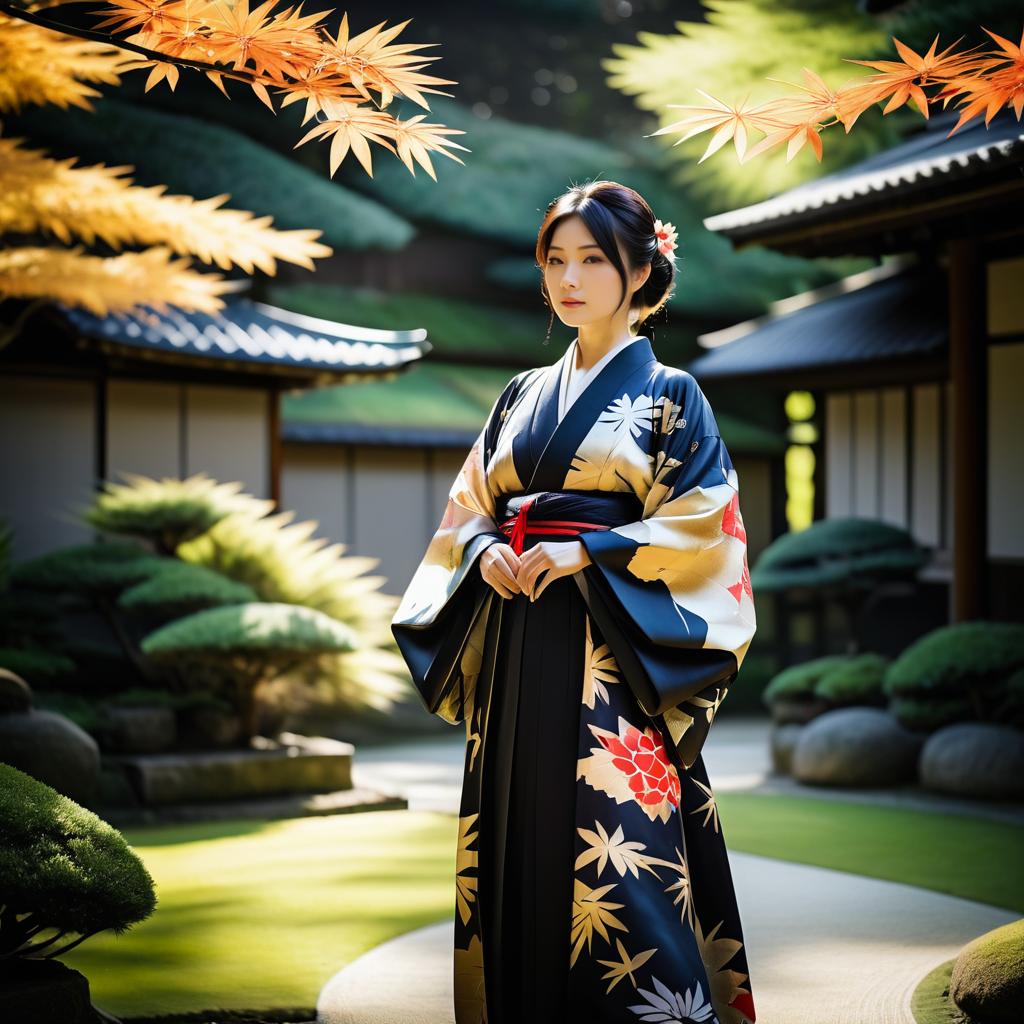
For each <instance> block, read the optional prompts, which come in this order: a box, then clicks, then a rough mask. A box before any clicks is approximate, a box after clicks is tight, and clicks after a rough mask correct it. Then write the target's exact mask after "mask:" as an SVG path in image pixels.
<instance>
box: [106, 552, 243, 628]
mask: <svg viewBox="0 0 1024 1024" xmlns="http://www.w3.org/2000/svg"><path fill="white" fill-rule="evenodd" d="M255 600H257V597H256V592H255V591H254V590H253V589H252V587H249V586H246V585H245V584H244V583H237V582H235V581H234V580H231V579H228V578H227V577H226V576H223V575H221V574H220V573H219V572H214V571H213V570H212V569H207V568H205V567H203V566H201V565H190V564H189V563H187V562H181V561H178V560H177V559H172V560H168V561H167V563H166V564H164V565H161V566H160V568H159V569H157V570H156V572H154V573H153V575H152V576H150V577H149V579H146V580H143V581H142V582H141V583H136V584H135V586H134V587H130V588H129V589H128V590H126V591H124V593H122V594H121V596H120V597H119V598H118V599H117V604H118V607H119V608H122V609H124V610H125V611H130V612H135V613H137V614H142V613H145V614H148V615H152V616H156V617H159V618H160V619H162V620H164V621H166V620H168V619H176V618H179V617H181V616H184V615H191V614H192V613H193V612H198V611H202V610H203V609H205V608H217V607H220V606H221V605H230V604H246V603H248V602H250V601H255Z"/></svg>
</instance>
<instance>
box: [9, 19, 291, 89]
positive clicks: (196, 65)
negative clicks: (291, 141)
mask: <svg viewBox="0 0 1024 1024" xmlns="http://www.w3.org/2000/svg"><path fill="white" fill-rule="evenodd" d="M0 12H2V13H3V14H6V15H8V16H9V17H11V18H18V19H20V20H21V21H27V22H30V23H31V24H33V25H39V26H40V27H41V28H46V29H50V31H52V32H63V33H64V34H65V35H68V36H76V37H77V38H79V39H88V40H90V41H91V42H95V43H106V44H107V45H108V46H113V47H116V48H117V49H119V50H130V51H131V52H132V53H137V54H139V55H140V56H143V57H147V58H149V59H150V60H158V61H162V62H163V63H165V64H176V65H177V66H178V67H181V68H190V69H191V70H193V71H213V72H216V73H217V74H218V75H220V76H221V77H223V78H229V79H233V80H234V81H237V82H247V83H250V84H251V83H253V82H256V83H258V84H260V85H272V86H275V87H276V88H279V89H280V88H285V87H286V85H287V83H285V82H282V81H279V80H277V79H274V78H264V77H262V76H260V75H257V74H256V73H255V72H253V71H244V70H234V69H232V68H229V67H226V66H225V65H223V64H210V63H208V62H207V61H203V60H193V59H192V58H190V57H174V56H172V55H171V54H169V53H164V52H163V51H161V50H150V49H147V48H146V47H145V46H140V45H139V44H138V43H131V42H129V41H128V40H127V39H118V38H117V37H116V36H112V35H110V34H109V33H107V32H99V31H97V30H96V29H91V28H78V27H76V26H74V25H65V24H64V23H63V22H60V21H54V20H53V19H51V18H42V17H40V16H39V15H38V14H36V13H35V12H34V11H26V10H23V9H22V8H21V7H18V6H17V4H13V3H10V2H9V0H0Z"/></svg>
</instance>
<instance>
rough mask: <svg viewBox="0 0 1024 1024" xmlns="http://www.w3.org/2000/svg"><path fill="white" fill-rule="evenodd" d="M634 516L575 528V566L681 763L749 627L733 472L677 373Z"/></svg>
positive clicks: (711, 420)
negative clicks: (579, 558)
mask: <svg viewBox="0 0 1024 1024" xmlns="http://www.w3.org/2000/svg"><path fill="white" fill-rule="evenodd" d="M656 404H660V406H661V410H662V415H661V418H660V419H661V422H660V424H659V425H658V427H657V428H656V430H657V434H656V437H655V441H654V445H653V448H654V451H653V453H652V454H651V459H652V462H653V465H652V472H653V484H652V486H651V488H650V491H649V492H648V494H647V495H646V497H645V499H644V509H643V513H642V517H641V518H640V519H639V520H638V521H636V522H633V523H627V524H625V525H622V526H616V527H614V528H612V529H610V530H606V531H594V532H589V533H585V534H582V535H581V537H580V539H581V541H582V542H583V544H584V545H585V547H586V549H587V553H588V554H589V555H590V558H591V564H589V565H587V566H586V567H585V568H584V570H583V571H582V573H578V574H577V576H576V579H577V582H578V584H579V586H580V589H581V591H582V592H583V595H584V598H585V600H586V602H587V605H588V608H589V610H590V613H591V615H592V617H593V618H594V620H595V622H596V623H597V625H598V627H599V628H600V630H601V632H602V634H603V635H604V638H605V641H606V642H607V643H608V644H609V646H610V647H611V650H612V653H613V655H614V656H615V659H616V661H617V662H618V665H619V668H620V670H621V671H622V673H623V676H624V678H625V680H626V681H627V683H628V684H629V685H630V687H631V689H632V690H633V692H634V694H635V696H636V698H637V701H638V703H639V704H640V707H641V708H642V709H643V711H644V712H645V713H646V714H648V715H649V716H651V717H652V718H657V717H658V716H661V718H662V720H663V722H664V725H665V727H666V729H667V730H668V732H669V734H670V735H671V737H672V740H673V742H674V744H675V746H676V749H677V750H678V752H679V755H680V758H681V760H682V762H683V764H684V765H685V766H686V767H687V768H689V767H690V766H691V765H692V764H693V762H694V761H695V760H696V758H697V755H698V754H699V753H700V750H701V747H702V746H703V743H704V739H705V737H706V736H707V733H708V730H709V729H710V726H711V722H712V719H713V718H714V715H715V712H716V711H717V709H718V706H719V705H720V704H721V702H722V700H723V699H724V698H725V695H726V691H727V689H728V687H729V685H730V684H731V683H732V681H733V679H735V677H736V674H737V673H738V672H739V668H740V665H741V664H742V662H743V658H744V655H745V654H746V651H747V648H748V647H749V646H750V642H751V639H752V638H753V636H754V631H755V625H756V624H755V616H754V600H753V592H752V589H751V586H750V573H749V571H748V567H747V544H746V532H745V530H744V527H743V518H742V516H741V515H740V506H739V480H738V478H737V474H736V470H735V469H734V467H733V464H732V461H731V459H730V458H729V453H728V451H727V449H726V447H725V444H724V442H723V441H722V438H721V436H720V435H719V433H718V426H717V423H716V421H715V417H714V415H713V413H712V411H711V407H710V405H709V404H708V402H707V399H706V398H705V397H704V394H703V392H702V391H701V390H700V387H699V386H698V385H697V382H696V381H695V380H694V379H693V377H692V376H691V375H689V374H687V373H681V374H680V376H679V377H676V378H673V382H672V385H671V386H670V387H668V388H667V389H666V394H665V395H664V396H661V398H660V401H659V402H657V403H656Z"/></svg>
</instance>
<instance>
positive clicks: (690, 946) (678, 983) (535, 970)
mask: <svg viewBox="0 0 1024 1024" xmlns="http://www.w3.org/2000/svg"><path fill="white" fill-rule="evenodd" d="M569 351H570V352H571V347H570V350H569ZM564 358H565V357H563V360H564ZM563 360H559V361H558V362H556V363H554V364H553V365H551V366H548V367H540V368H537V369H533V370H528V371H525V372H523V373H521V374H519V375H517V376H516V377H515V378H514V379H513V380H511V381H510V382H509V384H508V385H507V386H506V388H505V389H504V391H503V392H502V394H501V395H500V396H499V397H498V399H497V400H496V402H495V403H494V406H493V408H492V410H491V413H490V415H489V417H488V419H487V422H486V424H485V425H484V427H483V429H482V430H481V432H480V435H479V437H478V438H477V440H476V442H475V443H474V444H473V446H472V447H471V449H470V451H469V453H468V455H467V457H466V460H465V463H464V465H463V467H462V469H461V471H460V472H459V474H458V476H457V477H456V479H455V481H454V483H453V485H452V487H451V490H450V493H449V498H448V502H447V506H446V508H445V510H444V515H443V517H442V519H441V522H440V524H439V526H438V528H437V531H436V533H435V535H434V536H433V538H432V539H431V541H430V543H429V545H428V548H427V551H426V553H425V555H424V558H423V560H422V562H421V563H420V565H419V567H418V568H417V570H416V572H415V574H414V575H413V578H412V580H411V581H410V583H409V586H408V588H407V589H406V592H405V594H404V595H403V598H402V602H401V604H400V606H399V608H398V610H397V612H396V613H395V616H394V619H393V622H392V629H393V632H394V634H395V637H396V639H397V641H398V643H399V646H400V648H401V650H402V653H403V655H404V657H405V659H406V661H407V663H408V665H409V669H410V672H411V673H412V677H413V681H414V683H415V684H416V686H417V689H418V691H419V693H420V694H421V696H422V698H423V700H424V704H425V705H426V707H427V708H428V710H429V711H431V712H432V713H434V714H437V715H439V716H440V717H441V718H443V719H444V720H445V721H447V722H449V723H451V724H463V725H464V727H465V732H466V741H467V742H466V761H465V774H464V783H463V793H462V806H461V810H460V817H459V840H458V854H457V868H456V909H455V926H456V938H455V950H454V954H455V964H454V971H455V1003H456V1005H455V1013H456V1020H457V1024H481V1022H484V1021H486V1022H488V1024H498V1022H511V1021H520V1020H530V1021H548V1020H550V1021H558V1022H560V1024H564V1022H572V1021H579V1022H587V1024H603V1022H609V1024H610V1022H615V1024H621V1022H623V1021H629V1020H637V1021H657V1022H664V1024H673V1022H674V1024H690V1022H703V1024H750V1022H753V1021H754V1020H755V1015H754V1003H753V996H752V994H751V988H750V982H749V975H748V969H747V959H746V949H745V947H744V944H743V939H742V929H741V924H740V918H739V912H738V908H737V904H736V897H735V891H734V888H733V883H732V877H731V874H730V870H729V863H728V855H727V851H726V846H725V841H724V836H723V833H722V828H721V823H720V821H719V818H718V812H717V808H716V804H715V796H714V793H713V791H712V788H711V785H710V782H709V780H708V777H707V774H706V772H705V770H704V765H703V760H702V757H701V748H702V746H703V743H704V741H705V739H706V737H707V735H708V731H709V729H710V727H711V724H712V722H713V720H714V717H715V713H716V712H717V710H718V708H719V706H720V705H721V703H722V701H723V700H724V699H725V696H726V694H727V691H728V688H729V686H730V685H731V684H732V682H733V681H734V679H735V678H736V675H737V673H738V671H739V668H740V666H741V664H742V661H743V658H744V655H745V653H746V651H747V648H748V647H749V645H750V641H751V639H752V637H753V635H754V631H755V616H754V604H753V594H752V591H751V586H750V576H749V572H748V568H747V556H746V534H745V531H744V528H743V519H742V516H741V514H740V508H739V501H738V496H739V484H738V479H737V475H736V471H735V469H734V467H733V465H732V462H731V460H730V458H729V454H728V452H727V450H726V448H725V445H724V444H723V442H722V439H721V436H720V435H719V433H718V427H717V423H716V421H715V418H714V415H713V412H712V410H711V408H710V405H709V404H708V402H707V400H706V398H705V397H704V395H703V393H702V392H701V390H700V388H699V386H698V384H697V382H696V381H695V380H694V378H693V377H692V376H691V375H690V374H688V373H686V372H685V371H681V370H678V369H675V368H672V367H667V366H664V365H662V364H661V363H659V362H658V361H657V359H656V358H655V356H654V352H653V350H652V347H651V344H650V341H649V340H648V339H646V338H640V339H639V340H637V341H634V342H633V343H631V344H629V345H627V346H626V347H625V348H624V349H622V350H621V351H620V352H618V353H617V354H616V355H615V356H614V357H613V358H612V359H611V360H610V361H609V362H608V363H607V364H606V365H605V366H604V368H603V369H602V370H601V371H600V372H599V373H598V375H597V376H596V377H595V378H594V379H593V380H592V381H590V383H589V384H588V385H587V387H586V388H585V390H584V391H583V392H582V393H581V394H580V396H579V397H578V398H577V400H576V401H575V402H574V404H573V405H572V406H571V407H570V408H569V410H568V411H567V413H566V415H565V416H564V418H563V419H562V420H561V421H558V420H557V397H558V381H559V374H560V373H561V370H562V361H563ZM566 522H569V523H575V524H577V526H578V529H577V531H576V533H575V534H574V535H573V536H569V537H567V536H566V535H565V533H564V531H562V532H559V530H557V529H555V528H554V526H553V524H555V523H562V524H564V523H566ZM545 531H550V532H545ZM513 534H516V535H517V536H518V537H519V539H520V542H521V543H522V544H523V548H524V550H525V549H526V548H529V547H530V546H531V545H532V544H534V543H539V542H542V541H547V542H551V541H565V540H575V539H578V540H579V541H580V542H581V543H583V544H584V546H585V547H586V550H587V552H588V554H589V556H590V558H591V564H589V565H587V566H586V567H585V568H584V569H583V570H582V571H580V572H578V573H576V574H574V575H572V576H567V577H562V578H560V579H557V580H554V581H552V582H551V583H550V584H549V585H548V586H547V587H546V588H545V590H544V592H543V593H542V594H541V595H540V596H539V597H538V598H537V600H536V601H535V602H532V603H531V602H530V601H529V599H528V598H526V597H524V596H522V595H516V596H515V597H513V598H511V599H503V598H501V597H500V596H499V595H498V594H497V593H496V592H495V591H494V590H493V589H492V588H491V587H490V586H489V585H488V584H486V583H485V582H484V581H483V579H482V577H481V575H480V572H479V567H478V566H477V565H476V564H475V563H476V561H477V559H478V558H479V556H480V553H481V552H482V551H483V550H484V549H485V548H486V547H487V546H489V545H490V544H492V543H495V542H498V541H500V542H503V543H508V542H509V538H510V536H511V535H513Z"/></svg>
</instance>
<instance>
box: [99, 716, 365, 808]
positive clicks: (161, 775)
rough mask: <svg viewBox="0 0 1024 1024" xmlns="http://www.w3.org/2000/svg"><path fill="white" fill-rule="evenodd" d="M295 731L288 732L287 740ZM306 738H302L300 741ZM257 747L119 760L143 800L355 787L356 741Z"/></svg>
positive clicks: (310, 740) (311, 740) (262, 742)
mask: <svg viewBox="0 0 1024 1024" xmlns="http://www.w3.org/2000/svg"><path fill="white" fill-rule="evenodd" d="M289 736H291V734H288V733H285V734H282V739H284V738H285V737H289ZM298 741H301V742H298ZM253 743H254V746H257V747H262V749H251V750H208V751H190V752H182V753H170V754H140V755H135V756H128V757H119V758H112V759H111V760H115V761H117V762H119V763H120V764H121V765H122V766H123V768H124V771H125V772H126V774H127V775H128V778H129V779H130V780H131V782H132V786H133V787H134V789H135V792H136V793H137V795H138V797H139V799H140V800H141V801H142V803H144V804H147V805H150V806H158V805H163V804H179V803H197V802H200V801H206V800H243V799H248V798H253V797H265V796H275V795H281V794H287V793H324V792H333V791H335V790H341V789H351V788H352V755H353V753H354V752H355V747H354V746H353V745H352V744H351V743H345V742H343V741H341V740H332V739H329V738H327V737H323V736H315V737H295V740H294V741H289V740H288V739H284V742H277V741H273V740H267V739H265V738H263V737H255V738H254V741H253Z"/></svg>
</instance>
